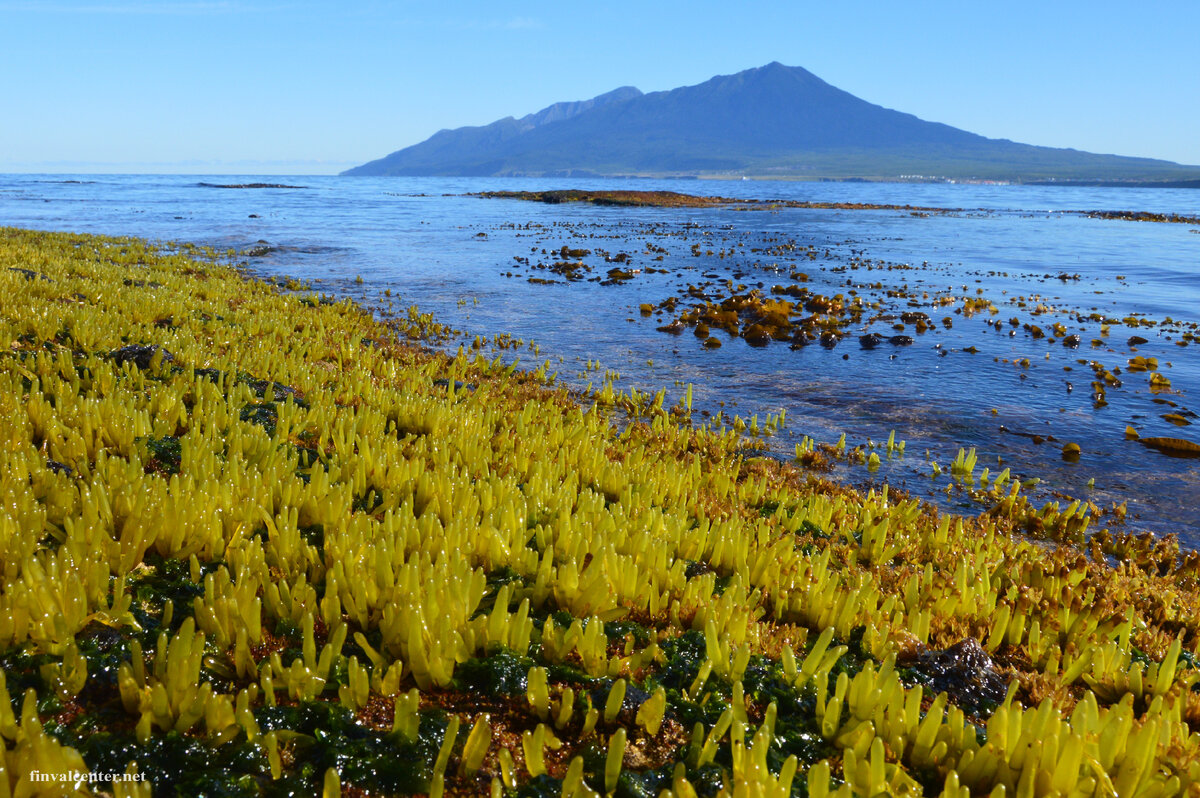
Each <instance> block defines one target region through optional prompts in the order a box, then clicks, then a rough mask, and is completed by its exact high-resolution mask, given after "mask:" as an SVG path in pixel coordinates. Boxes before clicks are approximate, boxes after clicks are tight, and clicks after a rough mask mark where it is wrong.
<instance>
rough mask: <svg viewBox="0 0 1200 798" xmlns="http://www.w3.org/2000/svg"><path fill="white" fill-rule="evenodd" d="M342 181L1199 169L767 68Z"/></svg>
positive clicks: (563, 110) (446, 142) (543, 123)
mask: <svg viewBox="0 0 1200 798" xmlns="http://www.w3.org/2000/svg"><path fill="white" fill-rule="evenodd" d="M343 174H345V175H411V176H435V175H444V176H464V177H465V176H473V177H474V176H479V177H482V176H544V175H562V174H567V175H572V174H575V175H579V174H594V175H599V176H630V175H646V176H683V175H687V176H720V175H754V176H762V177H768V176H779V177H809V178H847V177H868V178H884V179H888V178H891V179H895V178H898V177H901V176H905V175H925V176H937V177H945V178H959V179H966V178H976V179H1002V180H1066V179H1072V180H1080V179H1087V180H1117V181H1122V180H1160V179H1161V180H1176V181H1178V180H1188V179H1195V178H1200V167H1188V166H1183V165H1180V164H1176V163H1173V162H1170V161H1162V160H1157V159H1152V158H1136V157H1128V156H1119V155H1100V154H1094V153H1088V152H1083V151H1080V150H1074V149H1058V148H1050V147H1039V146H1035V145H1030V144H1021V143H1017V142H1013V141H1009V140H1007V139H990V138H986V137H984V136H980V135H978V134H975V133H971V132H968V131H965V130H960V129H958V128H955V127H952V126H950V125H946V124H942V123H939V122H930V121H926V120H923V119H919V118H918V117H916V116H914V115H912V114H907V113H904V112H901V111H896V110H892V109H889V108H885V107H883V106H880V105H876V104H873V103H870V102H867V101H865V100H862V99H860V98H858V97H855V96H854V95H852V94H850V93H849V92H846V91H843V90H842V89H839V88H837V87H835V86H832V85H830V84H829V83H826V82H825V81H824V80H821V78H819V77H817V76H816V75H814V74H813V73H811V72H809V71H808V70H806V69H804V68H802V67H789V66H785V65H783V64H781V63H779V62H778V61H773V62H771V63H770V64H767V65H765V66H762V67H756V68H754V69H748V70H744V71H742V72H738V73H735V74H733V75H717V76H715V77H713V78H710V79H709V80H707V81H704V82H703V83H699V84H695V85H692V86H683V87H680V88H676V89H670V90H665V91H656V92H650V93H642V92H641V91H639V90H638V89H636V88H634V87H632V86H624V87H621V88H619V89H614V90H613V91H610V92H606V93H605V94H601V95H599V96H597V97H593V98H591V99H589V100H580V101H574V102H560V103H554V104H552V105H550V106H547V107H546V108H543V109H541V110H540V111H536V112H534V113H532V114H527V115H525V116H523V117H521V118H520V119H517V118H514V117H511V116H510V117H505V118H504V119H500V120H497V121H495V122H492V123H491V124H489V125H483V126H478V127H461V128H455V129H453V130H442V131H439V132H438V133H435V134H434V135H433V136H431V137H430V138H428V139H426V140H425V141H423V142H420V143H418V144H414V145H412V146H410V147H406V148H404V149H401V150H397V151H396V152H393V153H391V154H390V155H387V156H385V157H383V158H380V159H377V160H375V161H371V162H369V163H366V164H363V165H362V166H359V167H355V168H354V169H350V170H347V171H346V172H343Z"/></svg>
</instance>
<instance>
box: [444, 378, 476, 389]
mask: <svg viewBox="0 0 1200 798" xmlns="http://www.w3.org/2000/svg"><path fill="white" fill-rule="evenodd" d="M433 384H434V385H436V386H437V387H438V388H449V387H450V380H448V379H445V378H444V377H443V378H442V379H438V380H434V381H433ZM478 387H479V386H478V385H475V384H474V383H470V382H461V381H459V380H455V381H454V390H455V391H462V390H467V391H473V390H475V389H476V388H478Z"/></svg>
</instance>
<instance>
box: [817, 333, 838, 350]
mask: <svg viewBox="0 0 1200 798" xmlns="http://www.w3.org/2000/svg"><path fill="white" fill-rule="evenodd" d="M820 340H821V346H823V347H825V348H826V349H833V348H834V347H835V346H837V345H838V341H840V340H842V336H841V334H840V333H836V332H834V331H833V330H829V331H827V332H823V333H821V339H820Z"/></svg>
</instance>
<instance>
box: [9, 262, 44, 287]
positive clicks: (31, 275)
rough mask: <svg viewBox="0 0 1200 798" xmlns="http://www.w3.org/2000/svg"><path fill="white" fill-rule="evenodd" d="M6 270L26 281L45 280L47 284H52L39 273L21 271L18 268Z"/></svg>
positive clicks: (13, 267)
mask: <svg viewBox="0 0 1200 798" xmlns="http://www.w3.org/2000/svg"><path fill="white" fill-rule="evenodd" d="M8 270H9V271H10V272H16V273H17V274H19V275H21V276H22V277H24V278H25V279H26V280H45V281H46V282H48V283H52V282H54V281H53V280H51V279H50V278H49V277H47V276H46V275H44V274H42V273H40V272H35V271H34V270H33V269H22V268H21V267H20V266H9V267H8Z"/></svg>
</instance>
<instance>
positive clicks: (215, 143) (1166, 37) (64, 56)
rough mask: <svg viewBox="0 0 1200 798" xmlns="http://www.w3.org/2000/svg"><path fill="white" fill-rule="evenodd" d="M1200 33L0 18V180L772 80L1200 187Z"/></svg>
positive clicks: (852, 21)
mask: <svg viewBox="0 0 1200 798" xmlns="http://www.w3.org/2000/svg"><path fill="white" fill-rule="evenodd" d="M735 6H736V7H735ZM1197 31H1200V3H1196V2H1194V1H1193V0H1187V1H1186V2H1152V1H1151V2H1145V3H1142V4H1140V5H1138V6H1136V7H1135V4H1131V3H1128V2H1120V3H1116V2H1107V1H1106V0H1091V2H1075V1H1074V0H1069V1H1063V2H1045V0H1041V2H1036V3H1035V2H1023V0H1021V1H1016V0H1014V1H1013V2H1008V3H986V4H985V3H976V2H963V0H957V2H921V1H920V0H908V2H903V3H896V2H886V3H885V2H878V3H875V2H854V1H853V0H845V1H844V2H840V3H830V2H827V0H823V1H822V2H820V3H815V2H800V1H798V0H797V1H796V2H792V3H787V4H783V3H778V2H772V3H756V2H746V3H741V4H733V3H728V2H725V3H707V2H691V3H649V2H636V3H634V2H624V1H623V0H606V2H603V3H573V2H562V0H556V2H544V3H507V4H506V3H496V2H490V3H476V2H450V1H446V2H441V3H427V2H422V3H408V2H394V3H381V2H344V3H332V2H331V3H305V2H296V3H288V2H277V3H276V2H256V1H255V0H194V1H188V2H182V1H181V2H174V1H172V0H162V1H161V2H148V1H146V0H85V1H84V2H69V1H67V0H46V1H45V2H32V1H31V2H7V1H6V0H0V109H2V110H0V114H2V119H3V121H2V122H0V171H59V172H62V171H166V172H180V171H182V172H243V173H246V172H271V173H289V172H290V173H328V172H334V171H338V170H340V169H342V168H345V167H347V166H351V165H354V164H357V163H360V162H363V161H366V160H369V159H372V158H377V157H380V156H382V155H385V154H387V153H389V152H392V151H393V150H397V149H400V148H402V147H405V146H407V145H409V144H414V143H416V142H418V141H420V140H422V139H424V138H426V137H427V136H429V135H430V134H432V133H433V132H435V131H437V130H439V129H441V128H446V127H457V126H460V125H468V124H486V123H488V122H491V121H493V120H495V119H497V118H499V117H502V116H507V115H510V114H511V115H514V116H520V115H523V114H525V113H529V112H531V111H535V110H537V109H538V108H541V107H543V106H545V105H548V104H550V103H552V102H555V101H559V100H574V99H582V98H586V97H591V96H594V95H596V94H600V93H602V92H605V91H608V90H610V89H613V88H615V87H617V86H621V85H634V86H637V87H638V88H640V89H642V90H643V91H655V90H660V89H670V88H674V87H676V86H680V85H688V84H694V83H699V82H702V81H704V80H706V79H708V78H709V77H711V76H713V75H717V74H728V73H732V72H737V71H740V70H742V69H747V68H750V67H755V66H761V65H762V64H765V63H768V62H770V61H781V62H783V63H785V64H788V65H794V66H803V67H805V68H807V69H809V70H810V71H812V72H814V73H815V74H817V75H818V76H819V77H821V78H823V79H824V80H826V81H828V82H829V83H832V84H833V85H835V86H838V87H839V88H842V89H845V90H846V91H849V92H851V93H852V94H855V95H857V96H859V97H862V98H863V99H866V100H869V101H871V102H874V103H878V104H880V105H883V106H886V107H889V108H895V109H898V110H901V111H906V112H909V113H913V114H916V115H917V116H920V117H922V118H924V119H929V120H933V121H938V122H945V123H947V124H951V125H954V126H956V127H961V128H965V129H967V130H970V131H972V132H976V133H981V134H983V135H987V136H992V137H997V138H1010V139H1014V140H1017V141H1023V142H1028V143H1032V144H1043V145H1050V146H1060V147H1076V148H1078V149H1085V150H1091V151H1094V152H1111V153H1118V154H1122V155H1142V156H1152V157H1159V158H1166V159H1169V160H1176V161H1180V162H1184V163H1190V164H1200V46H1198V45H1197V41H1200V40H1198V39H1197V36H1198V35H1200V34H1198V33H1197Z"/></svg>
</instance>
